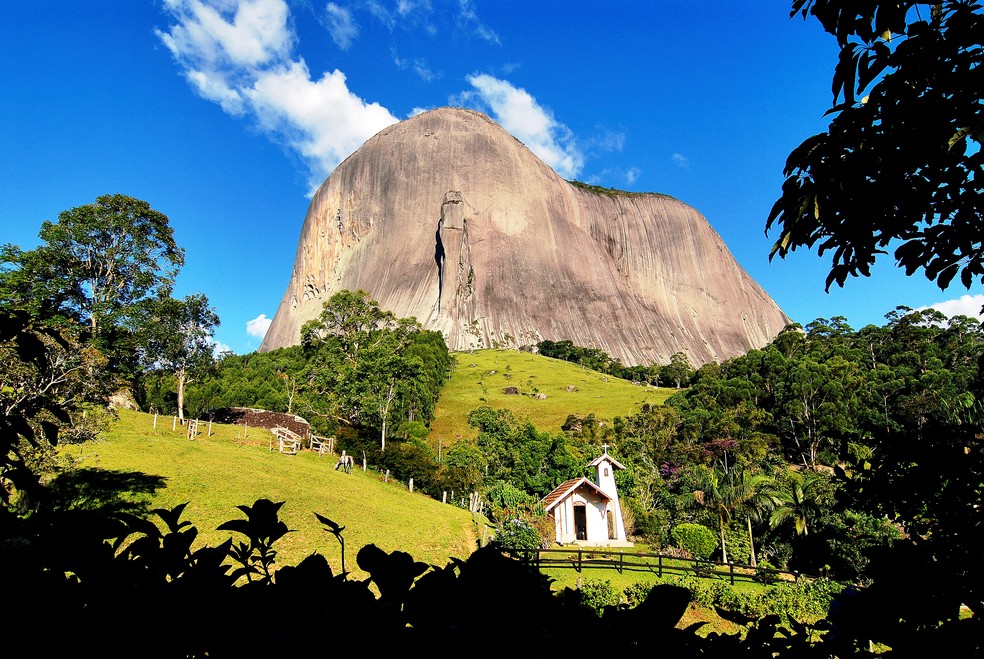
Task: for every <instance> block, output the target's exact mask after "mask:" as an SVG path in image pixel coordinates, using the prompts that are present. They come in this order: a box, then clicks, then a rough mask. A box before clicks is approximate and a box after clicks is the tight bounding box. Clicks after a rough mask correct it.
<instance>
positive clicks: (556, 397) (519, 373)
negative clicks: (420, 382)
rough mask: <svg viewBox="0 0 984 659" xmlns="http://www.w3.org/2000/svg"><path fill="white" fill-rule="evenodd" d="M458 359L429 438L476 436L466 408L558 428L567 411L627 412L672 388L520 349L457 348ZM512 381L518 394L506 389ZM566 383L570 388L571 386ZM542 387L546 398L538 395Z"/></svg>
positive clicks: (657, 400) (606, 415) (446, 441)
mask: <svg viewBox="0 0 984 659" xmlns="http://www.w3.org/2000/svg"><path fill="white" fill-rule="evenodd" d="M455 357H456V360H457V365H456V367H455V370H454V372H453V373H452V375H451V380H450V382H448V383H447V384H446V385H445V386H444V388H443V389H442V390H441V398H440V400H439V401H438V403H437V408H436V409H435V412H434V420H433V421H432V422H431V432H430V439H431V442H432V443H437V442H438V441H440V442H441V443H442V444H443V445H444V446H449V445H451V444H453V443H454V442H455V441H457V440H458V439H461V438H464V437H474V436H475V434H476V431H475V429H474V428H470V427H469V426H468V413H469V412H471V411H472V410H474V409H476V408H478V407H482V406H489V407H492V408H495V409H498V408H505V409H508V410H509V411H511V412H512V413H513V414H514V415H515V416H516V417H517V418H519V419H529V420H530V421H531V422H532V423H533V425H535V426H536V427H537V428H538V429H539V430H541V431H548V432H558V431H560V428H561V426H562V425H563V424H564V421H566V420H567V417H568V415H570V414H577V415H582V416H586V415H588V414H594V415H595V417H597V418H598V419H599V420H602V419H605V420H609V421H610V420H611V419H613V418H614V417H616V416H628V415H630V414H634V413H636V412H638V411H639V410H640V409H641V407H642V405H643V404H645V403H652V404H661V403H662V402H663V401H665V400H666V399H667V398H668V397H669V396H671V395H672V394H674V393H676V389H666V388H662V387H661V388H656V387H649V386H646V385H641V386H640V385H634V384H632V383H631V382H628V381H626V380H622V379H619V378H614V377H611V376H608V375H604V374H603V373H599V372H597V371H592V370H589V369H586V368H584V367H582V366H578V365H577V364H572V363H570V362H565V361H562V360H559V359H553V358H550V357H543V356H541V355H534V354H531V353H528V352H520V351H518V350H477V351H475V352H471V353H468V352H460V353H455ZM507 387H516V388H517V389H518V391H519V393H518V394H507V393H505V392H504V389H506V388H507ZM569 388H573V389H572V390H569ZM537 393H540V394H543V395H545V396H546V398H536V397H535V394H537Z"/></svg>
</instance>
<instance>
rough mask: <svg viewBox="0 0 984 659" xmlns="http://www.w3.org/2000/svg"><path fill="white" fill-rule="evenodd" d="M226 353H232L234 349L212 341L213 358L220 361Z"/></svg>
mask: <svg viewBox="0 0 984 659" xmlns="http://www.w3.org/2000/svg"><path fill="white" fill-rule="evenodd" d="M224 352H232V348H230V347H229V346H227V345H226V344H224V343H222V342H221V341H216V340H215V339H212V356H213V357H215V358H216V359H218V358H219V357H221V356H222V353H224Z"/></svg>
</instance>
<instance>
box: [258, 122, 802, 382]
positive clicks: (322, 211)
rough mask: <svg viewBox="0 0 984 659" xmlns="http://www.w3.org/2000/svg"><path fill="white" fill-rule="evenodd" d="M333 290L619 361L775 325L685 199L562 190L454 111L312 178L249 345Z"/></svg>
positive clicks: (711, 352)
mask: <svg viewBox="0 0 984 659" xmlns="http://www.w3.org/2000/svg"><path fill="white" fill-rule="evenodd" d="M344 289H348V290H353V291H354V290H358V289H363V290H365V291H367V292H368V293H369V294H370V295H371V296H372V297H373V298H374V299H376V300H377V301H378V302H379V304H380V306H381V307H382V308H384V309H388V310H390V311H392V312H393V313H395V314H396V315H397V316H399V317H408V316H413V317H415V318H416V319H417V320H418V321H420V322H421V323H422V324H423V325H424V326H425V327H426V328H428V329H433V330H438V331H440V332H442V333H443V334H444V337H445V339H446V340H447V343H448V347H449V348H451V349H452V350H467V349H471V348H487V347H496V346H519V345H528V344H533V343H536V342H538V341H540V340H543V339H549V340H553V341H561V340H570V341H572V342H573V343H574V344H575V345H580V346H586V347H595V348H600V349H601V350H604V351H605V352H607V353H608V354H610V355H612V356H613V357H616V358H618V359H620V360H621V361H622V363H623V364H626V365H635V364H647V365H648V364H652V363H661V364H662V363H667V362H668V361H669V358H670V356H671V355H672V354H673V353H675V352H680V351H682V352H685V353H687V355H688V356H689V357H690V360H691V363H693V364H695V365H699V364H702V363H705V362H708V361H715V360H716V361H723V360H724V359H727V358H729V357H733V356H736V355H739V354H743V353H745V352H747V351H748V350H749V349H751V348H755V347H761V346H763V345H765V344H767V343H768V342H769V341H771V340H772V339H773V338H774V337H775V336H776V334H778V333H779V331H780V330H782V328H783V327H784V326H785V325H786V324H787V323H788V322H789V319H788V318H787V316H786V315H785V314H784V313H783V312H782V311H781V310H780V309H779V307H778V306H777V305H776V304H775V302H773V301H772V299H771V298H770V297H769V296H768V295H767V294H766V293H765V292H764V291H763V290H762V289H761V287H759V286H758V284H756V283H755V282H754V281H753V280H752V279H751V278H750V277H749V276H748V274H747V273H746V272H745V271H744V270H743V269H742V268H741V267H740V266H739V265H738V263H737V262H736V261H735V260H734V258H733V257H732V256H731V254H730V252H729V251H728V249H727V247H726V246H725V245H724V242H723V241H722V240H721V238H720V236H718V234H717V233H716V232H715V231H714V230H713V229H712V228H711V226H710V225H709V224H708V222H707V220H705V219H704V217H703V216H701V215H700V213H698V212H697V211H696V210H694V209H693V208H691V207H690V206H688V205H686V204H684V203H681V202H679V201H677V200H676V199H673V198H671V197H667V196H665V195H659V194H634V193H616V192H611V193H609V192H607V191H601V192H598V191H591V190H585V189H583V188H581V187H578V186H575V185H573V184H571V183H569V182H567V181H565V180H564V179H562V178H560V177H559V176H558V175H557V174H556V173H554V171H553V170H551V169H550V168H549V167H548V166H547V165H545V164H544V163H543V162H541V161H540V160H539V159H538V158H537V157H536V156H535V155H534V154H533V153H532V152H531V151H530V150H529V149H527V148H526V147H525V146H524V145H523V144H522V143H520V142H519V141H518V140H516V139H515V138H513V137H512V136H511V135H509V134H508V133H507V132H506V131H505V130H503V129H502V128H501V127H500V126H499V125H497V124H496V123H495V122H493V121H492V120H491V119H490V118H488V117H487V116H485V115H483V114H481V113H478V112H474V111H471V110H464V109H459V108H440V109H437V110H432V111H430V112H425V113H423V114H420V115H417V116H415V117H413V118H411V119H407V120H405V121H402V122H400V123H398V124H395V125H393V126H390V127H389V128H386V129H384V130H383V131H381V132H380V133H378V134H377V135H376V136H375V137H373V138H371V139H370V140H368V141H367V142H366V143H365V145H363V147H362V148H361V149H359V150H358V151H357V152H355V153H354V154H352V155H351V156H350V157H349V158H348V159H347V160H345V162H343V163H342V164H341V165H339V166H338V168H337V169H336V170H335V171H334V172H333V173H332V174H331V176H329V177H328V179H327V180H326V181H325V182H324V184H323V185H322V186H321V187H320V188H319V189H318V192H317V193H316V194H315V196H314V198H313V199H312V201H311V205H310V207H309V209H308V212H307V217H306V218H305V220H304V226H303V228H302V230H301V236H300V241H299V244H298V248H297V257H296V259H295V261H294V271H293V274H292V275H291V279H290V283H289V284H288V286H287V292H286V293H285V295H284V298H283V300H282V301H281V303H280V307H279V308H278V309H277V313H276V315H275V316H274V319H273V323H272V325H271V326H270V329H269V330H268V332H267V334H266V337H265V338H264V340H263V343H262V345H261V347H260V350H261V351H266V350H273V349H275V348H279V347H283V346H288V345H293V344H296V343H298V341H299V340H300V329H301V325H303V324H304V323H305V322H306V321H308V320H310V319H312V318H315V317H317V316H318V315H319V313H320V312H321V307H322V304H323V303H324V302H325V301H326V300H328V298H330V297H331V296H332V295H333V294H334V293H336V292H337V291H340V290H344Z"/></svg>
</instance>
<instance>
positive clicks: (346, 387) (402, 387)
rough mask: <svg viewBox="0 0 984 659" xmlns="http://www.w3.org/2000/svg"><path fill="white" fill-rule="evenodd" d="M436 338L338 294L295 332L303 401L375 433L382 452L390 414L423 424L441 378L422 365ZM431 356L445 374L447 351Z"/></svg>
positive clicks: (361, 294)
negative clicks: (302, 367) (302, 358)
mask: <svg viewBox="0 0 984 659" xmlns="http://www.w3.org/2000/svg"><path fill="white" fill-rule="evenodd" d="M437 338H438V337H435V333H433V332H425V331H424V330H423V328H422V327H421V325H420V323H418V322H417V321H416V319H414V318H397V317H396V316H394V315H393V313H392V312H389V311H385V310H383V309H381V308H380V307H379V303H378V302H376V301H375V300H373V299H372V298H371V297H370V296H369V294H368V293H367V292H366V291H362V290H359V291H347V290H346V291H339V292H338V293H336V294H334V295H333V296H332V297H331V298H330V299H329V300H327V301H326V302H325V304H324V306H323V308H322V312H321V314H320V315H319V316H318V318H315V319H314V320H311V321H308V322H307V323H305V324H304V326H303V327H302V328H301V344H302V345H303V346H304V350H305V353H306V354H307V355H308V365H307V368H306V373H305V387H306V389H307V392H308V394H310V395H308V396H306V398H307V400H308V401H309V402H311V403H312V404H313V405H314V406H315V407H316V409H314V410H313V411H315V412H316V413H318V414H322V415H326V416H329V417H332V418H334V419H336V420H338V421H341V422H343V423H346V424H349V425H360V426H364V427H374V428H378V429H379V433H380V449H381V450H385V449H386V439H387V434H388V431H389V428H390V426H391V424H392V423H393V422H394V420H396V419H395V415H396V413H397V412H398V411H399V412H401V413H402V414H403V415H404V416H405V417H406V418H405V419H404V420H409V418H410V416H411V415H413V416H414V417H416V416H417V415H419V416H421V417H423V418H424V419H426V420H429V417H430V414H431V413H432V410H433V406H434V404H436V401H437V393H436V392H437V390H439V389H440V386H441V384H443V382H444V380H445V377H446V374H447V371H445V372H443V373H441V374H440V375H439V376H438V375H437V374H435V370H434V369H433V368H430V367H428V366H427V365H426V363H425V361H424V360H425V358H426V357H427V355H434V354H435V348H437ZM439 343H440V344H442V345H443V338H441V339H440V341H439ZM422 346H429V347H430V349H429V350H428V349H424V348H423V347H422ZM438 352H443V355H444V356H443V357H436V358H435V359H436V361H437V362H438V363H439V364H443V365H444V367H445V368H446V369H449V368H450V366H451V363H452V362H451V359H450V357H448V356H447V346H446V345H444V346H443V350H438ZM438 368H439V369H440V367H438Z"/></svg>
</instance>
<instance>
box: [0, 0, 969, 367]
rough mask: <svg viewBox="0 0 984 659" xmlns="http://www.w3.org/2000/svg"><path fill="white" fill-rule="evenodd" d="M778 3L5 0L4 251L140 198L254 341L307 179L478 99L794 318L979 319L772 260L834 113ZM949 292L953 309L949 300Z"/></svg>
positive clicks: (823, 56)
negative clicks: (667, 198)
mask: <svg viewBox="0 0 984 659" xmlns="http://www.w3.org/2000/svg"><path fill="white" fill-rule="evenodd" d="M788 7H789V2H788V0H742V1H738V0H638V1H635V0H624V1H621V2H619V1H614V2H600V1H593V2H589V1H587V0H566V1H563V2H561V1H555V0H540V1H538V2H532V1H525V0H524V1H520V0H499V1H496V2H492V1H489V2H482V1H479V0H368V1H365V0H357V1H348V0H335V1H334V2H324V1H321V0H317V1H310V0H165V1H161V0H146V1H142V2H141V1H139V0H89V1H88V2H65V1H54V0H33V1H32V2H15V1H12V0H7V1H5V2H2V3H0V243H8V242H9V243H14V244H17V245H19V246H20V247H22V248H25V249H28V248H31V247H34V246H36V245H37V232H38V229H39V228H40V225H41V222H42V221H44V220H52V221H54V220H56V219H57V216H58V213H59V212H61V211H63V210H66V209H69V208H73V207H76V206H80V205H83V204H88V203H91V202H93V201H94V200H95V199H96V197H98V196H100V195H102V194H113V193H121V194H127V195H130V196H133V197H138V198H140V199H144V200H146V201H148V202H150V204H151V205H152V206H153V207H154V208H155V209H157V210H159V211H161V212H163V213H165V214H166V215H167V216H168V217H169V218H170V220H171V224H172V226H173V227H174V231H175V238H176V240H177V241H178V242H179V244H181V245H182V246H183V247H185V248H186V250H187V262H186V265H185V267H184V269H183V270H182V272H181V275H180V276H179V279H178V282H177V287H176V291H175V293H176V295H179V296H183V295H186V294H189V293H195V292H203V293H205V294H206V295H207V296H208V298H209V300H210V301H211V302H212V304H213V305H214V306H215V307H216V310H217V311H218V313H219V316H220V318H221V319H222V324H221V326H220V327H219V328H218V330H217V332H216V335H215V339H216V341H217V342H218V343H219V344H220V345H221V346H222V347H225V348H228V349H231V350H233V351H235V352H237V353H246V352H251V351H253V350H255V349H256V348H257V347H258V346H259V343H260V337H261V336H262V331H263V329H264V328H265V326H266V324H267V323H268V322H269V319H270V318H271V317H272V316H273V314H274V312H275V311H276V308H277V305H278V304H279V302H280V298H281V297H282V296H283V293H284V290H285V289H286V286H287V283H288V280H289V277H290V272H291V267H292V265H293V261H294V253H295V250H296V247H297V238H298V235H299V232H300V229H301V224H302V222H303V220H304V214H305V212H306V210H307V206H308V203H309V200H310V194H311V193H312V191H313V190H314V189H315V188H316V187H317V185H319V184H320V183H321V182H322V181H323V180H324V179H325V177H326V176H327V175H328V174H329V173H330V172H331V170H332V169H333V168H334V167H335V166H336V165H337V164H338V163H339V162H341V160H343V159H344V158H345V157H347V156H348V155H349V154H350V153H352V152H353V151H354V150H356V149H357V148H358V147H359V146H360V145H361V144H362V143H363V142H364V141H365V140H366V139H368V138H369V137H371V136H372V135H373V134H375V133H376V132H377V131H378V130H380V129H381V128H383V127H385V126H387V125H389V124H390V123H393V122H395V121H399V120H401V119H405V118H407V117H409V116H412V115H413V114H414V113H416V112H419V111H421V110H423V109H431V108H435V107H439V106H443V105H460V106H466V107H471V108H474V109H478V110H481V111H483V112H486V113H488V114H489V115H490V116H491V117H492V118H493V119H495V120H496V121H498V122H499V123H500V124H502V125H503V127H505V128H506V129H507V130H509V131H510V132H511V133H513V135H515V136H516V137H517V138H519V139H520V140H521V141H523V142H524V143H525V144H526V145H527V146H529V147H530V148H532V149H533V150H534V152H536V153H537V154H538V155H539V156H540V157H541V158H542V159H543V160H544V161H545V162H547V164H549V165H551V166H552V167H553V168H554V169H555V170H556V171H557V172H558V173H559V174H560V175H561V176H563V177H565V178H568V179H572V178H576V179H578V180H581V181H586V182H589V183H593V184H597V185H602V186H605V187H616V188H620V189H624V190H631V191H638V192H660V193H664V194H669V195H672V196H674V197H676V198H678V199H680V200H682V201H684V202H686V203H688V204H690V205H692V206H694V207H695V208H696V209H697V210H699V211H700V212H701V213H702V214H703V215H704V216H705V217H707V219H708V221H709V222H710V223H711V225H712V226H713V227H714V228H715V229H716V230H717V231H718V232H719V233H720V234H721V236H722V237H723V238H724V240H725V242H726V243H727V245H728V246H729V248H730V249H731V252H732V253H733V254H734V256H735V257H736V258H737V259H738V262H739V263H740V264H741V265H742V266H743V267H744V268H745V269H746V270H747V271H748V272H749V273H750V274H751V275H752V277H754V278H755V279H756V280H757V281H758V282H759V283H760V284H761V285H762V286H763V287H764V288H765V290H766V291H767V292H768V293H769V294H770V295H771V296H772V297H773V298H774V299H775V300H776V302H777V303H778V304H779V306H780V307H781V308H782V309H783V310H784V311H785V312H786V313H787V314H788V315H789V316H790V317H791V318H792V319H793V320H794V321H796V322H800V323H803V324H807V323H809V322H810V321H812V320H814V319H816V318H821V317H822V318H829V317H832V316H845V317H846V318H847V320H848V322H849V323H850V324H851V325H852V326H853V327H854V328H856V329H858V328H861V327H863V326H865V325H867V324H869V323H875V324H879V325H881V324H883V322H884V317H885V314H887V313H889V312H890V311H892V310H893V309H895V308H896V307H897V306H899V305H905V306H909V307H913V308H920V307H925V306H936V307H937V308H939V309H940V310H942V311H944V312H946V313H966V314H968V315H977V312H978V311H979V310H980V307H981V304H982V301H984V297H981V296H980V295H979V294H980V293H981V289H980V287H975V288H974V289H971V290H970V291H967V290H965V289H963V288H961V287H959V286H957V287H951V288H950V289H948V290H947V291H940V290H939V289H938V288H937V287H936V286H935V285H934V284H932V283H931V282H929V281H927V280H926V279H925V278H924V277H922V276H913V277H905V276H904V273H903V272H901V271H900V270H898V269H896V268H895V267H894V266H893V264H892V261H891V259H890V257H886V258H885V259H883V262H882V263H880V264H879V265H878V266H877V267H876V268H875V269H874V270H873V274H872V276H871V277H870V278H862V279H854V280H851V281H849V282H847V284H846V285H845V287H844V288H843V289H841V288H837V287H836V286H835V287H834V288H832V289H831V291H830V292H829V293H827V292H825V291H824V278H825V276H826V273H827V270H828V268H829V263H828V259H827V258H826V257H824V258H820V257H818V256H817V255H816V253H815V252H805V251H799V252H796V253H794V254H793V255H791V256H790V257H789V258H787V259H786V260H779V259H777V260H775V261H773V262H771V263H770V262H769V260H768V253H769V249H770V247H771V244H772V240H773V238H774V236H767V235H766V234H765V221H766V218H767V216H768V213H769V210H770V208H771V206H772V204H773V202H774V201H775V199H776V198H777V196H778V194H779V191H780V185H781V183H782V168H783V164H784V162H785V158H786V156H787V155H788V154H789V152H790V150H792V149H793V148H794V147H795V146H797V145H798V144H799V143H800V142H801V141H802V140H803V139H805V138H806V137H808V136H810V135H812V134H815V133H817V132H820V131H821V130H823V129H824V127H825V126H826V124H825V122H824V119H823V113H824V111H825V110H826V109H827V108H828V107H829V105H830V101H831V96H830V77H831V73H832V68H833V65H834V63H835V61H836V49H835V44H834V42H833V38H832V37H830V36H829V35H826V34H825V33H824V32H823V31H822V30H821V29H820V27H819V25H818V24H816V23H815V22H813V21H804V20H802V19H801V18H799V17H796V18H793V19H790V18H789V15H788ZM944 303H945V304H944Z"/></svg>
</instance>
